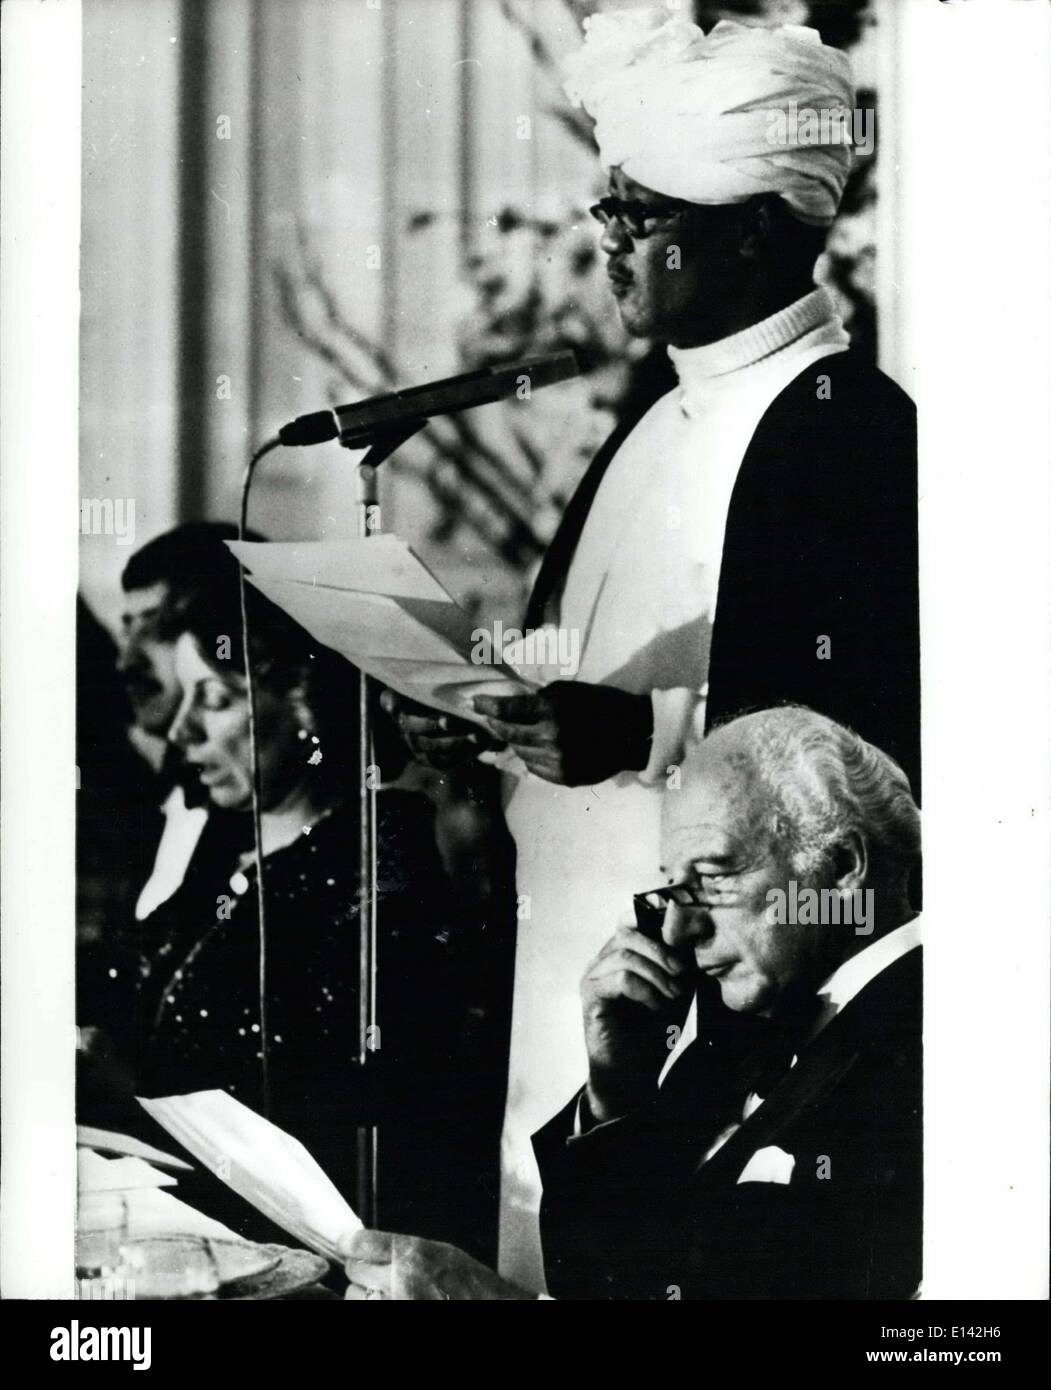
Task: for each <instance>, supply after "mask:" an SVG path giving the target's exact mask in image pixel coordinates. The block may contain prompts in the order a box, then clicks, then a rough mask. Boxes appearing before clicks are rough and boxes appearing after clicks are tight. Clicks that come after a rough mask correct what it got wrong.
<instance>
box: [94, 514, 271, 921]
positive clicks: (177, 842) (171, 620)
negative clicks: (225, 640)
mask: <svg viewBox="0 0 1051 1390" xmlns="http://www.w3.org/2000/svg"><path fill="white" fill-rule="evenodd" d="M236 539H237V528H236V527H235V526H232V525H230V524H229V523H227V522H221V521H196V522H188V523H186V524H184V525H182V526H176V527H175V528H174V529H173V530H171V531H165V532H164V534H163V535H160V536H158V537H156V539H154V540H152V541H150V542H148V544H146V545H144V546H143V547H142V548H141V549H140V550H137V551H136V552H135V554H134V555H133V556H132V557H131V559H130V560H129V561H128V563H127V565H126V566H125V568H124V573H123V574H122V575H121V587H122V589H123V591H124V603H123V611H122V613H121V634H120V648H119V655H118V659H117V669H118V671H119V672H120V676H121V679H122V680H123V683H124V687H125V690H126V691H127V694H128V699H129V701H130V704H131V708H132V713H133V716H134V723H133V725H132V727H131V729H130V730H129V731H128V737H129V739H130V740H131V742H132V744H133V746H134V747H135V748H136V749H137V750H138V751H139V753H140V754H141V755H142V757H143V758H144V759H145V760H146V761H147V763H148V764H149V766H150V767H151V768H152V769H153V771H154V772H155V774H156V776H157V787H156V790H157V793H158V802H159V809H160V815H161V816H162V817H163V822H162V825H161V827H160V828H159V835H158V838H157V840H156V842H155V851H154V853H153V855H152V862H151V863H150V865H149V873H148V876H147V877H145V879H144V881H143V883H142V886H141V891H140V892H139V894H138V898H137V901H136V905H135V916H136V917H137V918H138V919H139V920H140V921H141V920H142V919H143V918H145V917H147V916H149V914H150V913H151V912H152V911H153V910H154V909H155V908H156V907H159V906H160V904H161V903H163V902H166V901H167V899H168V898H170V897H171V895H172V893H174V892H175V890H176V889H177V888H178V887H179V885H180V883H181V882H182V880H183V878H184V876H185V874H186V870H187V868H188V867H189V864H190V861H191V859H192V858H193V856H194V854H195V853H197V852H198V850H200V851H201V852H204V853H209V852H211V851H212V850H213V849H220V850H221V851H226V850H227V849H228V848H229V846H230V844H231V835H233V837H234V839H239V838H240V837H243V834H244V825H243V818H238V817H229V818H228V817H225V816H223V815H222V814H221V813H216V812H211V813H210V812H209V811H208V809H207V796H206V795H204V794H203V793H202V790H201V787H200V784H199V782H198V781H197V778H196V777H194V776H187V775H186V769H185V766H184V763H183V759H182V755H181V754H180V753H179V751H178V750H177V749H176V748H175V746H174V745H173V744H171V743H169V742H168V740H167V734H168V730H169V728H170V727H171V724H172V721H173V719H174V717H175V711H176V708H177V706H178V703H179V699H180V691H179V685H178V682H177V680H176V678H175V660H174V645H173V642H172V633H173V631H175V630H177V619H178V617H179V615H180V614H183V613H185V612H186V611H187V610H188V609H190V608H191V607H196V606H199V605H202V604H204V605H206V604H207V602H208V597H209V593H210V591H211V590H212V588H213V586H214V585H215V583H216V581H217V578H218V577H219V576H223V575H225V573H226V571H228V570H229V566H230V552H229V550H228V549H227V547H226V542H227V541H229V540H236ZM254 539H260V538H259V537H254ZM221 635H222V634H220V633H217V634H216V639H217V640H218V639H219V638H220V637H221ZM209 826H210V830H209V833H208V834H207V836H206V835H205V829H206V827H209ZM238 848H243V846H242V845H240V844H238Z"/></svg>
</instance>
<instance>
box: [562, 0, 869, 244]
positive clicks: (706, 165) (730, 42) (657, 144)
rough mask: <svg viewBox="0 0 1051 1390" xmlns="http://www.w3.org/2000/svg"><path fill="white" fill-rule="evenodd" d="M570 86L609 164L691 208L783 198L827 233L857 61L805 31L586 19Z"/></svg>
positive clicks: (840, 181)
mask: <svg viewBox="0 0 1051 1390" xmlns="http://www.w3.org/2000/svg"><path fill="white" fill-rule="evenodd" d="M584 27H585V39H584V44H583V47H582V48H580V49H579V50H578V51H577V52H576V53H574V54H573V55H572V56H571V57H570V58H569V59H568V61H567V63H566V74H567V81H566V84H565V90H566V93H567V95H568V96H569V98H570V99H571V101H572V102H573V104H574V105H575V106H583V107H584V108H585V109H586V110H587V111H588V112H589V113H590V114H591V115H592V116H593V117H594V118H595V138H596V140H597V141H598V145H599V154H600V157H601V160H602V163H603V164H604V165H606V166H607V167H609V168H612V167H614V166H619V167H620V168H621V169H622V170H623V172H624V173H625V174H627V175H629V177H631V178H633V179H635V180H636V181H637V182H638V183H641V184H644V185H645V186H646V187H647V188H652V189H654V191H655V192H658V193H663V194H665V195H666V196H668V197H672V198H680V199H682V200H684V201H685V202H690V203H743V202H745V201H746V200H747V199H748V198H750V197H752V196H753V195H754V194H756V193H777V194H779V195H780V196H781V197H782V198H783V199H784V201H785V202H786V203H787V204H788V206H789V207H790V208H791V210H792V212H793V213H794V214H795V215H796V216H797V217H798V218H800V219H801V220H802V221H804V222H810V223H814V224H816V225H818V226H827V225H828V224H829V223H831V221H832V219H833V218H834V217H835V215H836V209H837V208H838V207H839V200H840V198H841V197H842V194H843V186H844V184H845V183H846V181H847V175H848V174H849V173H850V165H851V150H850V143H849V141H850V130H851V122H852V116H851V112H852V110H853V106H854V88H853V83H852V80H851V72H850V61H849V59H848V58H847V56H846V54H845V53H842V52H841V51H840V50H839V49H836V48H830V47H829V46H828V45H827V44H824V43H822V42H821V38H820V36H819V35H818V33H817V31H816V30H814V29H807V28H804V27H802V26H801V25H797V24H786V25H782V26H780V27H777V28H761V27H757V26H754V25H749V24H742V23H738V22H737V21H734V20H721V21H720V22H719V23H718V24H716V25H715V27H714V28H713V29H712V31H711V33H709V34H708V35H705V33H704V31H703V30H702V29H699V28H698V27H697V25H696V24H691V23H689V22H688V21H687V20H685V19H682V18H666V17H665V16H664V15H662V13H661V12H660V11H658V10H652V9H634V10H621V11H616V12H613V13H610V14H597V15H592V16H591V18H590V19H588V20H586V21H585V25H584Z"/></svg>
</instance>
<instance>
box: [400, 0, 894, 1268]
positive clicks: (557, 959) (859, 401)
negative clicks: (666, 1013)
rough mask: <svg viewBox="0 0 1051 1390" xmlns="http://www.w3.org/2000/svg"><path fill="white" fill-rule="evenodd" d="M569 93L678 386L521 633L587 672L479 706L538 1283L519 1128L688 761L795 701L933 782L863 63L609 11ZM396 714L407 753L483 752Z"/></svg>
mask: <svg viewBox="0 0 1051 1390" xmlns="http://www.w3.org/2000/svg"><path fill="white" fill-rule="evenodd" d="M567 91H568V92H569V94H570V96H571V98H572V99H574V100H575V101H578V102H581V103H582V104H583V105H584V107H585V109H586V110H587V111H588V112H589V113H590V114H591V115H592V116H594V118H595V122H596V125H595V134H596V138H597V140H598V144H599V148H600V154H601V158H602V161H603V163H604V164H605V165H606V166H607V167H608V168H609V175H610V184H609V196H607V197H605V198H603V199H602V200H601V201H600V202H599V203H598V204H597V205H596V207H595V208H594V209H593V212H594V213H595V215H596V217H597V218H598V219H599V220H600V221H601V222H602V223H603V226H604V231H603V234H602V239H601V245H602V249H603V251H604V252H605V254H606V256H607V258H608V272H609V277H610V282H611V290H612V293H613V295H614V297H615V299H616V301H617V305H618V308H619V311H620V315H621V318H622V320H623V323H624V325H625V327H626V328H627V329H628V331H629V332H630V333H632V334H633V335H636V336H639V337H644V338H649V339H652V340H654V341H656V342H662V343H666V344H667V345H668V351H669V354H670V356H671V359H672V363H673V364H674V367H675V370H676V373H677V375H678V378H679V383H678V386H677V387H676V388H675V389H674V390H672V391H670V392H668V393H667V394H665V395H663V396H661V397H660V399H658V400H657V401H656V402H655V403H647V404H649V409H647V410H645V412H644V413H642V414H641V418H640V415H639V413H635V414H634V415H633V416H631V417H630V418H628V419H626V420H624V421H622V423H621V426H620V427H619V428H618V430H617V431H616V432H615V433H614V435H613V437H612V438H611V439H610V440H609V441H608V442H607V444H606V445H605V447H604V448H603V449H602V450H601V451H600V452H599V454H598V455H597V457H596V458H595V460H594V462H593V463H592V465H591V467H590V469H589V470H588V472H587V474H586V475H585V477H584V480H583V481H582V483H581V485H580V487H579V488H578V490H577V493H576V494H575V496H574V497H573V498H572V500H571V501H570V504H569V506H568V507H567V510H566V513H565V516H564V517H563V520H562V524H561V527H560V529H559V531H558V533H557V535H556V536H555V538H554V541H553V542H552V544H551V547H550V548H549V550H548V553H547V555H546V557H545V560H544V563H543V566H542V567H541V571H540V574H539V576H538V579H537V582H536V586H535V588H534V592H533V595H532V598H531V600H530V605H529V610H528V613H527V615H526V619H525V626H526V627H539V626H541V625H542V624H546V625H549V626H552V627H555V628H559V629H569V630H570V631H571V632H572V631H575V632H576V633H577V634H578V637H579V642H580V648H579V650H580V665H579V669H578V673H577V676H576V678H575V679H574V680H572V681H558V682H555V683H554V684H552V685H549V686H547V687H546V688H545V689H544V690H543V691H542V692H540V693H539V694H537V695H531V696H522V697H513V698H496V697H479V698H478V700H477V701H476V708H477V709H478V710H479V712H481V713H483V714H485V715H486V716H487V717H488V718H489V721H490V727H491V730H492V733H493V736H494V738H496V739H498V740H500V741H502V742H504V743H506V744H507V745H508V746H509V750H511V752H512V753H513V755H514V758H513V766H512V770H511V771H509V774H508V797H507V819H508V824H509V826H510V828H511V831H512V834H513V835H514V838H515V841H516V845H517V848H518V889H519V901H520V904H521V906H520V914H519V915H520V917H521V918H522V922H521V926H520V928H519V933H518V944H517V955H516V966H515V996H514V1012H513V1021H512V1038H511V1058H510V1076H509V1086H508V1101H507V1117H506V1121H505V1128H504V1141H503V1156H502V1163H503V1171H502V1191H501V1270H502V1272H503V1273H504V1274H505V1275H506V1276H508V1277H510V1278H512V1279H514V1280H515V1281H516V1282H518V1283H520V1284H523V1285H526V1286H530V1287H541V1286H542V1285H541V1282H540V1281H541V1279H542V1269H541V1257H540V1249H539V1239H538V1234H537V1219H536V1212H537V1207H538V1203H539V1178H538V1175H537V1171H536V1167H535V1160H534V1158H533V1153H532V1148H531V1144H530V1135H531V1133H532V1132H533V1131H534V1130H536V1129H538V1128H539V1127H540V1126H541V1125H542V1124H543V1123H544V1121H546V1120H547V1119H548V1118H549V1117H550V1116H551V1115H552V1114H554V1113H555V1112H556V1111H558V1110H559V1109H560V1107H561V1106H562V1105H564V1104H565V1102H566V1100H567V1098H568V1097H569V1096H571V1095H572V1094H573V1093H574V1091H575V1090H576V1088H577V1086H578V1084H579V1078H580V1075H581V1074H582V1073H583V1072H584V1071H585V1070H586V1059H585V1057H584V1053H583V1050H582V1049H583V1045H582V1042H581V1036H580V1029H579V1024H578V1018H579V1014H578V1009H579V1004H578V999H577V986H576V982H577V981H578V980H579V978H580V977H581V975H582V973H583V971H584V967H585V965H586V963H587V962H588V961H589V960H590V959H591V958H592V957H593V956H594V955H595V953H596V951H597V950H598V948H599V946H600V945H601V944H602V942H603V941H604V940H605V939H606V938H607V937H608V935H609V933H610V930H611V928H612V926H613V925H614V923H615V922H616V920H617V919H618V917H621V916H622V915H623V910H624V908H625V907H626V906H627V907H630V900H631V895H632V894H633V893H635V892H637V891H639V890H644V889H647V888H649V887H650V886H653V885H655V884H657V883H658V882H659V881H660V879H661V871H660V867H659V865H660V859H659V852H658V830H659V817H660V807H661V800H662V796H663V795H664V794H667V795H669V796H673V795H675V794H676V792H677V790H678V789H679V787H680V786H681V762H682V756H683V748H684V746H685V744H686V742H687V740H688V739H689V738H690V737H691V736H692V735H697V734H703V732H704V731H705V729H706V728H709V727H711V725H712V724H713V722H714V721H717V720H719V719H723V718H726V717H727V716H730V715H733V714H736V713H739V712H741V711H744V710H747V709H756V708H764V707H769V706H773V705H778V704H782V703H786V702H793V703H798V704H802V705H807V706H809V707H811V708H813V709H816V710H818V711H820V712H822V713H823V714H826V715H828V716H829V717H831V718H833V719H835V720H837V721H839V722H841V723H843V724H846V725H848V726H849V727H851V728H853V729H855V730H856V731H857V732H858V733H859V734H861V735H862V737H864V738H865V739H867V740H868V741H869V742H871V743H873V744H875V745H876V746H877V747H880V748H882V749H884V750H885V751H886V752H888V753H890V754H891V756H893V757H894V758H895V759H896V760H897V761H898V762H899V763H900V764H901V765H902V766H903V767H904V768H905V769H906V771H907V772H908V773H909V775H910V777H911V778H912V783H913V790H914V792H915V793H918V785H917V783H918V763H919V754H918V750H919V631H918V574H917V570H918V564H917V538H916V476H915V467H916V465H915V413H914V411H913V408H912V405H911V402H910V401H909V400H908V397H906V396H905V395H904V393H903V392H901V391H900V390H899V389H898V387H896V386H895V385H894V384H893V383H892V382H891V381H889V380H888V379H887V378H886V377H885V376H883V375H882V374H881V373H880V372H878V371H877V370H876V369H875V368H874V367H872V366H871V365H869V364H868V363H866V362H865V361H861V360H857V354H855V353H853V352H851V351H850V350H849V348H850V340H849V336H848V334H847V333H846V332H845V330H844V327H843V324H842V322H841V320H840V318H839V317H838V315H837V314H836V312H835V308H834V305H833V301H832V299H831V298H830V296H829V295H828V293H827V292H826V291H825V290H824V289H815V287H814V279H813V271H814V265H815V261H816V259H817V257H818V255H819V254H820V252H821V250H822V247H823V243H824V237H825V229H826V228H827V227H828V226H829V224H830V223H831V222H832V220H833V218H834V216H835V212H836V209H837V206H838V203H839V199H840V196H841V194H842V192H843V186H844V184H845V182H846V178H847V175H848V173H849V169H850V162H851V150H850V146H849V131H850V119H849V111H850V108H851V107H852V105H853V92H852V88H851V81H850V73H849V64H848V61H847V59H846V57H845V56H844V55H843V54H842V53H840V52H838V51H836V50H834V49H831V48H829V47H827V46H825V45H824V44H822V43H821V41H820V38H819V37H818V35H817V34H816V33H815V32H814V31H812V30H808V29H802V28H799V27H796V26H784V27H781V28H776V29H769V28H759V27H752V26H749V25H745V24H741V23H736V22H721V23H719V24H717V25H716V26H715V27H714V28H713V29H712V30H711V32H710V33H708V34H707V35H706V34H705V33H704V32H703V31H702V30H701V29H699V28H698V27H697V26H696V25H693V24H690V23H688V22H686V20H685V19H682V18H674V17H673V18H671V19H667V18H664V17H662V16H661V15H660V14H657V13H653V12H649V11H636V10H632V11H627V12H615V13H611V14H600V15H596V16H594V17H593V18H592V19H591V20H590V21H589V22H588V24H587V36H586V40H585V43H584V46H583V49H582V50H581V51H580V53H579V54H577V55H575V57H574V58H573V59H572V60H571V62H570V64H569V81H568V82H567ZM804 110H805V111H807V112H811V113H815V120H814V121H813V123H812V124H811V127H810V128H808V131H807V142H806V143H803V139H802V138H796V139H793V138H792V136H793V123H792V122H791V121H790V120H789V119H788V118H789V116H794V115H795V114H796V113H797V112H799V111H804ZM795 133H796V134H797V135H798V134H799V133H800V132H798V131H796V132H795ZM401 718H402V727H403V730H404V732H405V735H406V737H407V739H408V740H409V742H410V746H412V747H413V748H414V749H415V751H416V752H417V754H418V755H419V756H422V757H427V758H438V759H445V760H448V759H450V758H453V757H456V756H458V755H459V754H460V753H461V752H464V751H467V750H469V749H473V750H474V751H477V733H475V734H474V735H470V734H465V733H464V732H463V731H460V730H457V729H455V728H454V727H452V725H451V722H450V721H448V720H443V721H440V726H439V721H437V720H435V719H432V718H428V717H427V716H426V715H425V714H424V713H423V712H421V711H418V710H417V711H415V712H413V711H408V710H405V709H403V710H402V714H401ZM472 739H473V740H474V742H473V743H472V741H471V740H472ZM504 756H505V758H509V757H510V754H505V755H504Z"/></svg>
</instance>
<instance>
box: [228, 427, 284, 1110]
mask: <svg viewBox="0 0 1051 1390" xmlns="http://www.w3.org/2000/svg"><path fill="white" fill-rule="evenodd" d="M280 444H281V440H280V438H278V437H277V436H275V437H274V438H273V439H268V440H267V442H266V443H265V444H263V445H262V446H261V447H260V448H258V449H257V450H256V451H255V453H254V454H253V455H252V457H251V458H250V459H249V460H248V465H247V467H246V468H245V471H244V478H243V479H242V482H241V514H240V517H239V519H238V523H237V539H238V540H239V541H243V540H244V539H245V533H246V531H247V530H248V495H249V492H250V491H251V487H252V477H253V475H254V473H255V470H256V465H257V464H258V463H259V462H260V460H261V459H264V458H265V457H266V455H267V454H269V453H270V451H271V450H272V449H276V448H278V447H279V446H280ZM237 582H238V596H239V599H240V605H241V645H242V647H243V649H244V668H245V684H246V686H247V687H248V748H249V760H250V762H251V766H252V834H253V838H254V841H255V890H256V899H257V901H258V903H259V1056H260V1059H261V1061H262V1067H261V1071H262V1083H263V1115H264V1117H265V1118H266V1119H269V1118H270V1032H269V1029H268V1027H267V1008H266V891H265V887H264V883H263V820H262V783H261V779H260V771H259V747H258V743H257V741H256V708H255V681H254V680H253V677H252V659H251V656H250V654H249V650H248V599H247V588H246V585H245V570H244V565H242V564H240V563H238V567H237Z"/></svg>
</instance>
